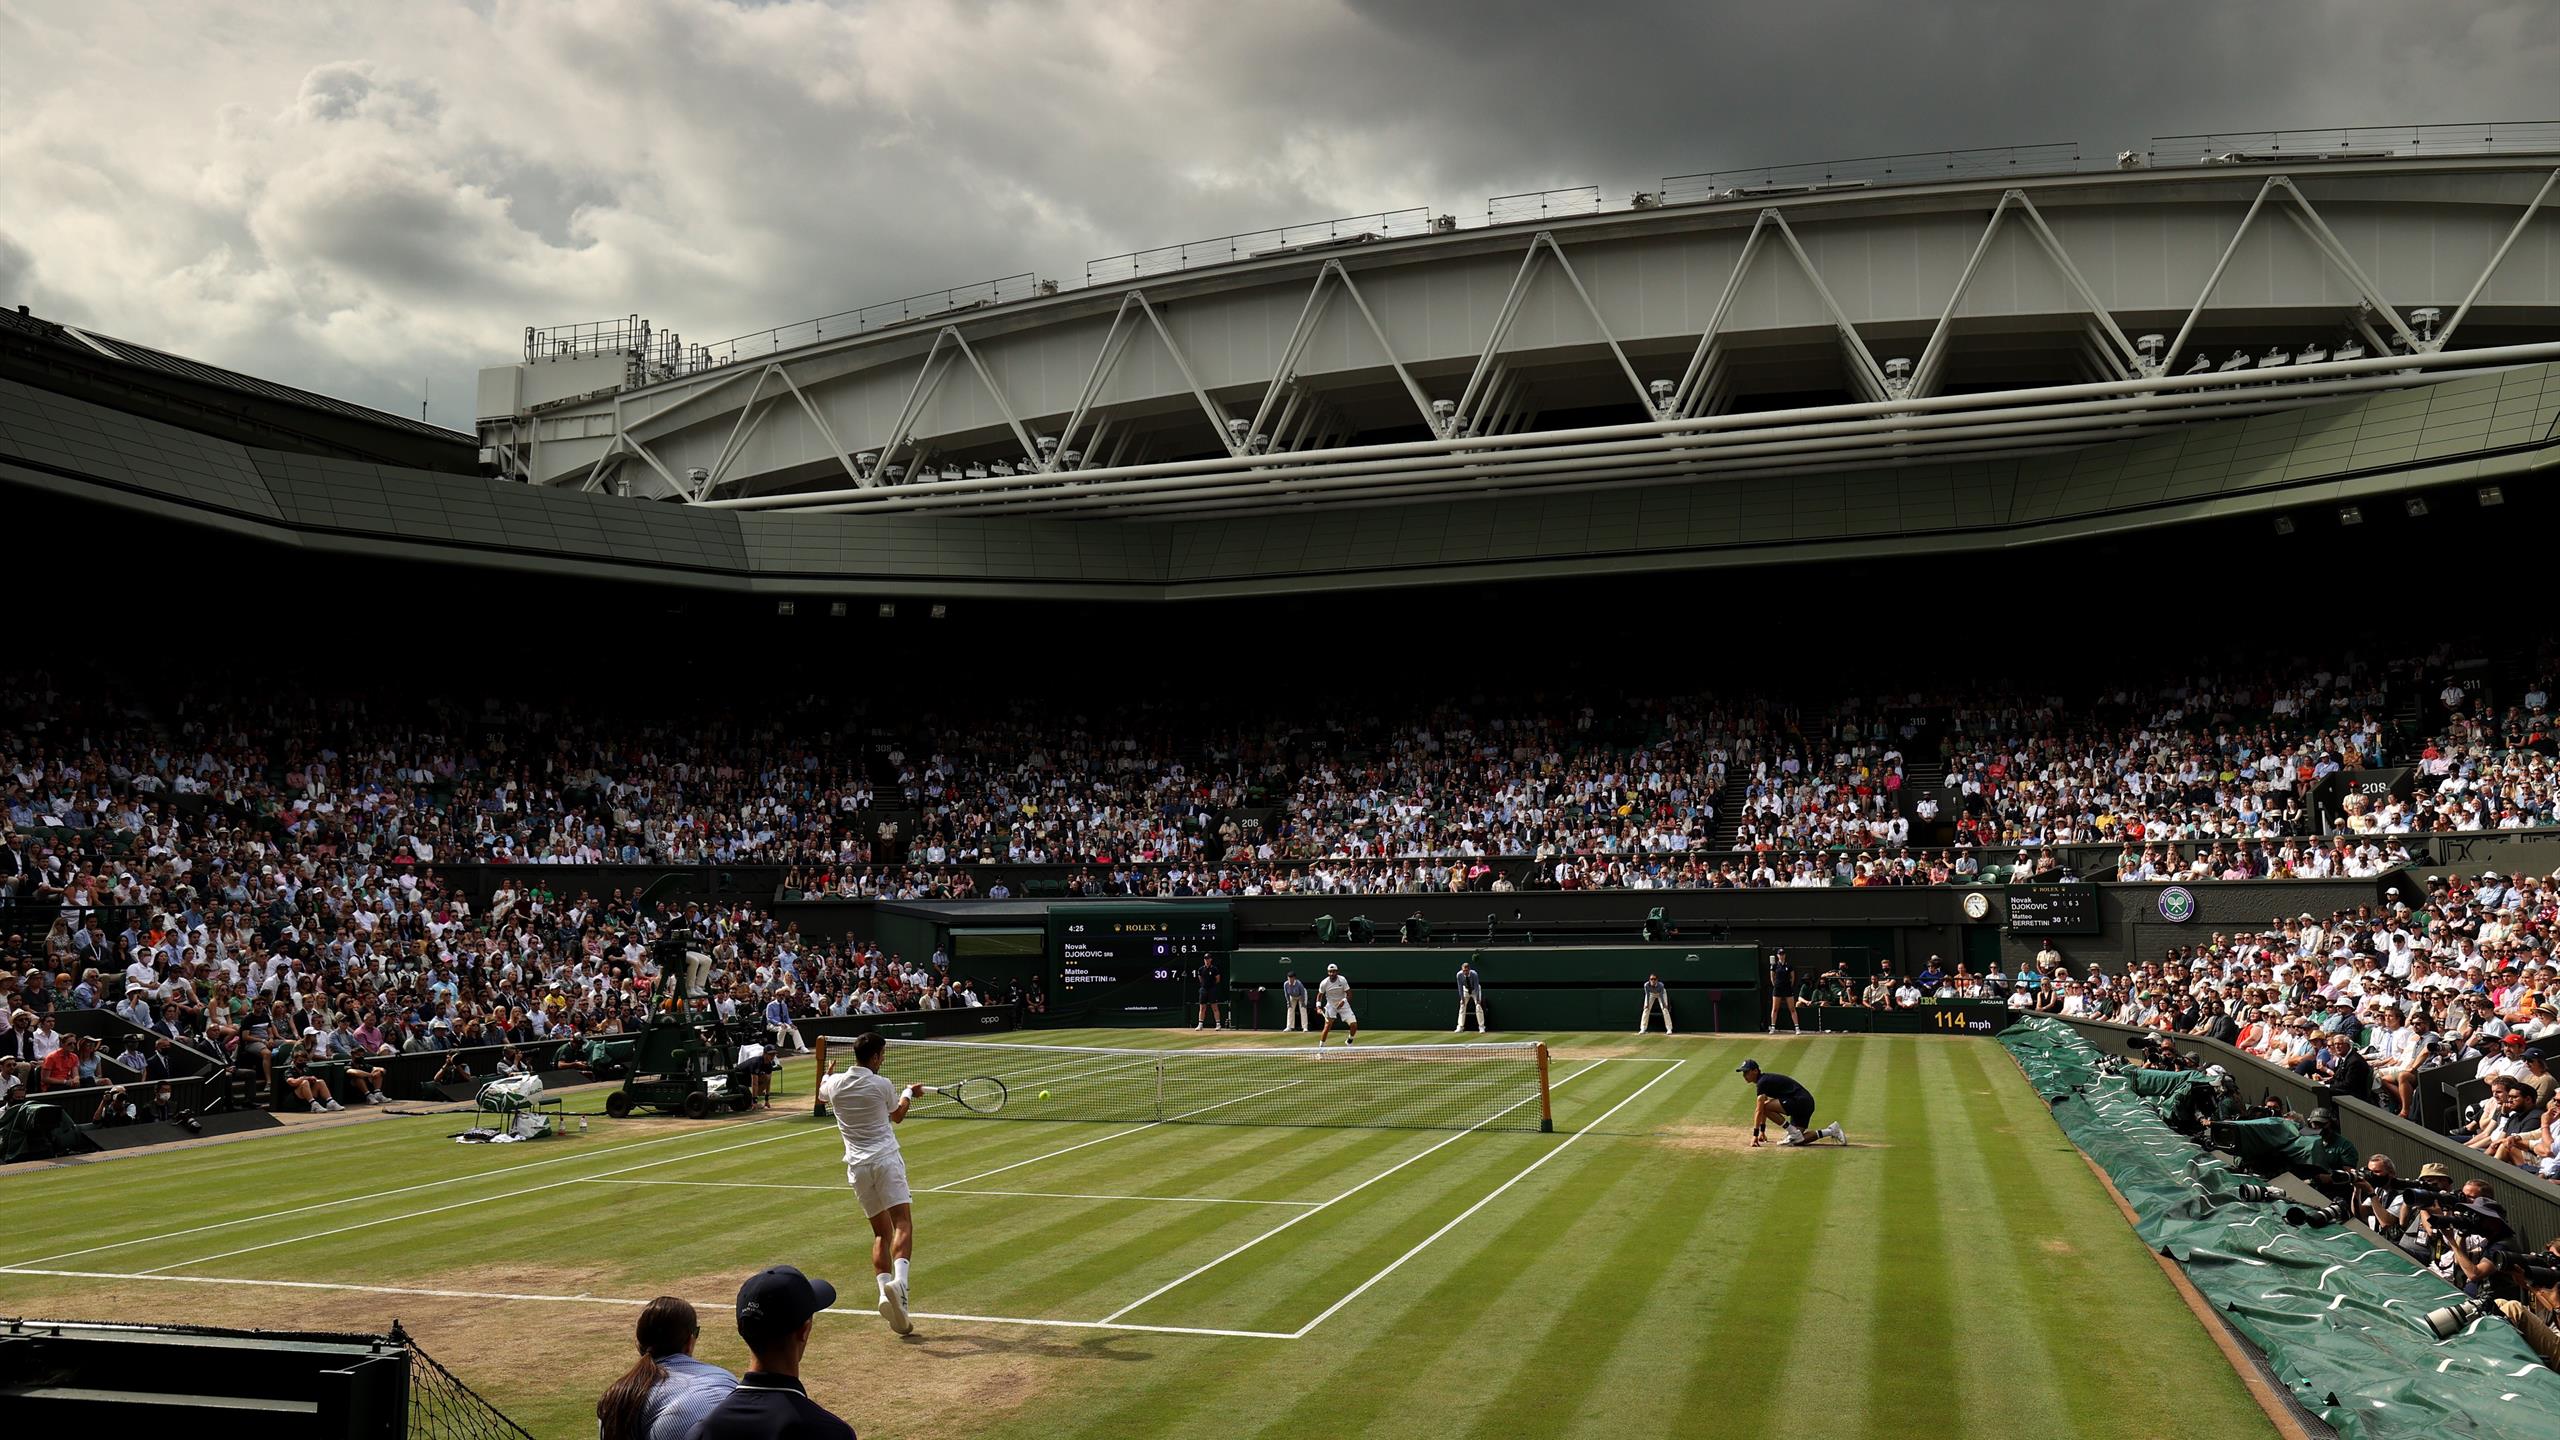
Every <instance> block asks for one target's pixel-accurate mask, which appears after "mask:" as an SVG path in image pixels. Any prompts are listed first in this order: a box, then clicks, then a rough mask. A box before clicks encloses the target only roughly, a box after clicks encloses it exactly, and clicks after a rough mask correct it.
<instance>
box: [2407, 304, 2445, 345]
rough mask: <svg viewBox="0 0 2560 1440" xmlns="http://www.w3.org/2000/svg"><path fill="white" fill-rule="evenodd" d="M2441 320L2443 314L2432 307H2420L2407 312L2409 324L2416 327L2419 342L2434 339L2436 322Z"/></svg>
mask: <svg viewBox="0 0 2560 1440" xmlns="http://www.w3.org/2000/svg"><path fill="white" fill-rule="evenodd" d="M2443 318H2444V312H2443V311H2441V310H2439V309H2437V308H2436V307H2434V306H2433V305H2422V306H2420V307H2418V308H2417V309H2415V310H2412V311H2410V312H2409V320H2410V323H2412V324H2414V325H2416V326H2417V327H2418V338H2419V339H2421V340H2428V341H2432V340H2434V339H2435V338H2436V322H2437V321H2439V320H2441V319H2443Z"/></svg>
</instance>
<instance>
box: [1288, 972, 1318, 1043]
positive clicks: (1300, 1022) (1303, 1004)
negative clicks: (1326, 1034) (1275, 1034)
mask: <svg viewBox="0 0 2560 1440" xmlns="http://www.w3.org/2000/svg"><path fill="white" fill-rule="evenodd" d="M1288 977H1289V978H1287V979H1286V980H1283V981H1281V982H1280V998H1281V999H1282V1000H1283V1001H1285V1002H1287V1006H1286V1014H1287V1018H1286V1019H1285V1020H1283V1021H1282V1022H1281V1025H1280V1028H1281V1029H1283V1030H1297V1031H1307V1030H1312V1029H1314V1028H1315V1027H1314V1026H1313V1025H1311V1024H1309V1023H1308V1019H1307V982H1306V981H1304V980H1301V979H1299V978H1298V972H1297V971H1295V970H1292V971H1290V972H1288Z"/></svg>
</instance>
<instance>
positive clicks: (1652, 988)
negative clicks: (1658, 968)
mask: <svg viewBox="0 0 2560 1440" xmlns="http://www.w3.org/2000/svg"><path fill="white" fill-rule="evenodd" d="M1656 1010H1659V1011H1661V1012H1662V1033H1663V1034H1665V1035H1668V1034H1670V1033H1671V987H1670V986H1668V985H1665V984H1663V983H1662V977H1661V976H1659V975H1647V976H1646V977H1644V1013H1643V1014H1642V1015H1639V1016H1637V1017H1636V1033H1637V1034H1639V1035H1641V1034H1643V1033H1644V1032H1645V1027H1646V1026H1648V1025H1650V1024H1652V1023H1653V1012H1654V1011H1656Z"/></svg>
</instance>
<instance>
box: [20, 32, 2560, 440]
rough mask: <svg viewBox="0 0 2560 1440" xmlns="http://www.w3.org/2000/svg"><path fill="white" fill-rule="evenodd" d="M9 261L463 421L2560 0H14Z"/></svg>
mask: <svg viewBox="0 0 2560 1440" xmlns="http://www.w3.org/2000/svg"><path fill="white" fill-rule="evenodd" d="M0 53H9V54H12V55H13V56H15V57H17V61H16V63H17V65H18V68H17V70H16V72H15V74H14V76H13V87H14V98H16V100H17V102H18V103H17V108H16V109H15V110H14V111H13V114H12V123H11V124H10V125H9V126H8V127H6V128H0V216H5V217H7V218H8V223H9V227H10V228H9V232H8V235H9V239H10V240H11V241H13V242H14V244H15V246H16V247H17V249H16V250H15V251H12V250H10V249H7V248H5V247H0V302H7V303H16V302H19V301H25V302H28V303H33V304H35V305H37V306H38V307H39V308H40V309H43V310H45V311H47V312H49V313H53V314H58V315H61V316H63V317H64V318H69V319H76V320H82V321H86V322H88V323H92V324H98V325H100V326H102V327H103V328H105V329H108V330H109V331H111V332H114V333H121V334H129V335H132V336H134V337H135V338H139V339H145V340H151V341H154V342H156V343H161V344H166V345H169V346H171V347H172V348H176V349H180V350H185V351H189V352H191V353H196V354H201V355H204V356H205V357H206V358H209V359H213V360H216V361H221V362H225V363H232V364H238V365H242V366H244V367H246V368H250V369H254V370H259V371H261V372H262V373H270V374H274V375H276V376H277V377H278V378H281V379H285V380H289V381H297V382H299V383H304V384H312V385H316V386H319V387H321V388H326V389H331V390H334V391H337V392H340V393H347V394H349V395H351V397H352V398H356V399H360V400H366V401H369V402H371V403H376V404H382V405H385V406H387V407H388V408H393V409H398V410H402V411H404V412H406V413H415V411H416V405H417V393H418V390H419V387H420V379H421V377H422V376H423V375H430V374H431V375H432V376H434V378H435V387H434V388H435V391H436V394H437V397H438V402H437V405H436V407H435V416H436V418H437V419H439V420H442V421H445V422H446V423H452V424H462V425H467V424H468V422H469V419H470V416H469V414H468V403H467V399H466V398H465V397H467V396H468V394H469V392H470V383H469V382H470V378H471V372H472V371H473V370H474V369H475V368H476V367H477V366H479V365H482V364H487V363H496V362H500V361H503V360H505V359H506V358H508V357H509V356H510V355H511V354H513V353H514V350H515V345H516V340H515V338H514V337H516V336H517V335H518V334H519V333H520V332H521V329H522V327H523V326H524V325H525V324H528V323H534V324H547V323H554V322H558V321H562V320H570V319H594V318H598V317H601V316H607V315H620V314H625V313H630V312H633V311H637V312H640V313H642V314H646V315H649V316H650V317H652V318H653V319H655V320H656V321H658V323H659V324H660V325H661V326H664V327H670V328H675V329H679V330H681V331H683V332H684V333H685V334H686V335H687V337H688V338H692V339H698V340H709V339H716V338H719V337H723V336H727V335H732V334H739V333H744V332H748V331H753V330H756V329H759V328H761V327H764V326H767V325H772V324H778V323H784V322H789V321H792V320H796V319H801V318H804V317H807V316H810V315H814V314H819V313H823V312H827V311H832V310H837V309H842V308H846V307H849V306H853V305H858V304H862V303H865V302H869V301H876V300H885V299H891V298H895V297H899V296H904V295H909V294H914V293H918V292H921V291H925V290H929V289H934V288H937V287H942V286H948V285H956V284H962V283H966V282H969V281H973V280H979V279H984V278H988V277H992V276H996V275H1002V274H1011V273H1014V272H1019V271H1026V270H1028V271H1036V272H1038V273H1040V274H1043V275H1048V276H1052V277H1055V278H1058V279H1060V280H1062V281H1064V282H1066V283H1069V284H1074V283H1078V282H1080V281H1081V279H1082V278H1083V273H1084V272H1083V262H1084V261H1085V260H1087V259H1088V258H1091V257H1097V256H1105V255H1111V254H1116V253H1119V252H1122V251H1126V250H1131V249H1136V248H1140V247H1144V246H1150V245H1157V244H1165V243H1170V242H1174V241H1180V240H1190V239H1199V238H1205V237H1209V236H1215V235H1221V234H1227V233H1231V232H1235V231H1241V230H1248V229H1253V228H1257V227H1261V226H1266V225H1272V224H1280V223H1286V222H1291V221H1301V220H1310V219H1319V218H1325V217H1329V216H1336V215H1346V214H1354V213H1361V212H1366V211H1369V210H1374V209H1381V208H1387V207H1401V206H1410V205H1425V206H1429V207H1431V208H1433V209H1434V210H1436V211H1445V212H1448V213H1453V214H1456V215H1458V216H1459V217H1461V218H1462V219H1466V218H1469V217H1479V218H1480V217H1481V216H1482V214H1483V209H1482V207H1483V202H1484V199H1485V197H1487V196H1489V195H1494V194H1500V193H1505V192H1510V191H1518V190H1527V189H1537V188H1544V187H1547V186H1558V185H1574V184H1597V185H1599V186H1601V187H1602V188H1603V189H1604V190H1605V191H1606V192H1607V194H1608V195H1609V197H1610V198H1611V200H1612V202H1613V203H1622V202H1623V197H1624V196H1625V195H1626V193H1627V192H1628V191H1629V190H1631V189H1638V188H1648V187H1650V186H1652V185H1653V184H1655V183H1656V182H1657V181H1659V179H1660V178H1661V177H1662V176H1664V175H1666V174H1673V173H1682V172H1688V171H1696V170H1709V169H1720V168H1738V167H1741V166H1746V165H1759V164H1785V163H1791V162H1798V161H1808V160H1821V159H1835V158H1844V157H1850V156H1859V155H1870V154H1878V153H1886V152H1897V151H1911V150H1920V149H1927V148H1933V147H1962V146H1981V145H2001V144H2017V143H2032V142H2042V141H2057V140H2058V141H2071V142H2077V143H2080V144H2082V145H2084V146H2086V147H2087V149H2088V150H2089V151H2090V152H2093V153H2095V154H2097V155H2101V156H2103V155H2111V154H2112V153H2113V152H2114V151H2116V150H2117V149H2121V148H2139V147H2140V146H2141V145H2143V144H2144V143H2145V142H2146V140H2147V139H2148V137H2150V136H2153V135H2155V134H2167V133H2173V132H2185V131H2195V130H2202V129H2223V128H2250V127H2262V126H2280V125H2299V126H2313V125H2341V124H2383V123H2400V122H2424V121H2449V120H2472V119H2481V118H2500V117H2511V118H2522V119H2531V118H2535V117H2536V116H2537V114H2538V113H2539V112H2542V111H2545V110H2547V109H2551V108H2553V102H2552V101H2551V100H2549V99H2548V98H2546V95H2545V92H2546V90H2547V89H2548V86H2547V83H2546V77H2548V76H2549V75H2551V74H2553V73H2560V6H2551V5H2548V4H2544V3H2532V4H2522V3H2517V4H2433V5H2415V4H2401V3H2381V0H2375V3H2353V4H2350V3H2329V4H2301V3H2223V4H2212V5H2205V4H2158V3H2153V4H2138V5H2106V6H2101V5H2093V4H2085V3H2055V0H2047V3H2034V4H2030V3H2020V0H1984V3H1943V4H1938V5H1919V4H1912V3H1908V0H1903V3H1865V0H1861V3H1821V0H1802V3H1772V0H1754V3H1750V4H1698V3H1691V4H1669V3H1646V4H1604V3H1585V4H1559V3H1543V0H1537V3H1533V0H1469V3H1420V0H1271V3H1263V4H1257V5H1219V4H1207V3H1187V4H1186V3H1174V0H1073V3H1069V0H1014V3H978V0H970V3H944V4H936V3H926V0H897V3H886V0H883V3H868V4H865V3H851V0H848V3H843V4H820V3H815V0H779V3H771V4H757V5H731V4H724V3H719V0H553V3H541V4H535V3H529V0H486V3H475V4H442V5H438V4H425V3H421V4H416V5H406V6H398V7H384V6H379V5H373V4H368V3H360V0H342V3H338V4H317V5H306V6H297V7H272V6H260V5H254V4H245V3H243V4H218V3H208V4H206V5H203V6H191V7H169V6H164V5H155V4H151V3H147V0H92V3H87V4H83V5H79V6H70V5H63V6H46V5H41V4H40V5H34V6H18V7H10V8H6V9H0Z"/></svg>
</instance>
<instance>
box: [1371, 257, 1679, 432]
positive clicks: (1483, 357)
mask: <svg viewBox="0 0 2560 1440" xmlns="http://www.w3.org/2000/svg"><path fill="white" fill-rule="evenodd" d="M1543 260H1553V261H1554V262H1555V267H1556V269H1557V270H1558V271H1559V272H1561V273H1562V274H1563V276H1564V278H1565V280H1566V281H1567V282H1568V283H1570V284H1571V285H1572V286H1573V293H1574V296H1575V298H1577V299H1579V300H1580V301H1581V302H1582V309H1583V312H1584V313H1585V314H1587V315H1589V316H1590V317H1591V323H1592V325H1593V326H1594V327H1596V328H1597V329H1598V330H1599V331H1600V339H1601V342H1602V343H1604V344H1606V345H1607V346H1608V347H1609V356H1610V358H1611V359H1613V360H1615V361H1617V362H1618V370H1619V373H1621V374H1623V375H1625V376H1626V377H1627V388H1628V389H1630V390H1632V391H1633V392H1635V398H1636V403H1637V404H1638V405H1641V406H1643V407H1644V408H1645V409H1646V410H1648V411H1650V410H1651V409H1652V408H1653V398H1652V397H1651V396H1650V395H1648V394H1646V393H1645V387H1644V381H1642V380H1640V379H1638V378H1637V377H1636V367H1635V366H1634V365H1632V364H1630V363H1629V362H1628V360H1627V352H1626V347H1624V346H1622V345H1620V344H1619V343H1618V337H1617V336H1616V335H1614V334H1612V333H1610V330H1609V322H1608V320H1607V318H1606V317H1604V316H1602V315H1601V313H1600V307H1599V306H1598V305H1597V304H1595V303H1593V301H1592V299H1591V291H1590V290H1589V289H1588V288H1587V287H1586V286H1584V285H1583V283H1582V277H1581V276H1580V275H1578V274H1576V273H1574V268H1573V262H1572V261H1571V260H1569V259H1567V258H1565V253H1564V247H1563V246H1562V245H1559V244H1557V243H1556V237H1555V234H1554V232H1553V231H1548V230H1541V231H1539V232H1538V233H1537V234H1535V235H1532V236H1530V237H1529V250H1528V253H1527V254H1525V255H1522V256H1521V257H1520V270H1519V273H1517V274H1515V275H1513V276H1512V277H1511V290H1510V292H1509V293H1508V294H1506V295H1504V296H1503V297H1502V307H1501V308H1500V309H1499V310H1496V311H1495V312H1494V317H1493V332H1492V333H1491V334H1489V335H1487V336H1486V337H1485V341H1484V348H1483V349H1482V350H1481V351H1479V352H1477V355H1476V367H1475V370H1474V371H1473V372H1472V373H1471V374H1469V375H1468V376H1467V383H1466V387H1465V388H1464V389H1462V390H1460V391H1459V392H1458V399H1457V403H1456V406H1455V407H1454V408H1453V409H1452V410H1451V412H1450V414H1449V418H1448V419H1447V420H1446V421H1445V422H1442V423H1440V424H1439V425H1437V426H1435V428H1436V429H1438V430H1439V431H1440V432H1441V433H1442V434H1451V435H1463V434H1465V433H1467V426H1468V421H1469V419H1470V418H1471V417H1472V416H1473V415H1474V414H1475V411H1474V409H1473V408H1472V407H1473V406H1474V405H1475V402H1476V400H1477V398H1478V397H1479V396H1480V395H1482V394H1483V393H1484V391H1485V389H1486V387H1487V384H1488V380H1489V377H1490V375H1491V372H1492V370H1493V368H1494V366H1495V365H1497V364H1498V363H1500V358H1501V355H1502V343H1503V341H1505V340H1507V339H1509V338H1510V336H1511V326H1512V322H1514V321H1516V320H1518V319H1519V318H1520V307H1521V305H1522V304H1523V303H1524V302H1525V301H1526V300H1527V299H1528V298H1529V287H1530V286H1531V285H1532V284H1534V283H1535V282H1536V280H1537V278H1538V274H1539V271H1540V269H1541V268H1542V267H1541V264H1540V262H1541V261H1543ZM1382 338H1383V337H1382Z"/></svg>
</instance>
